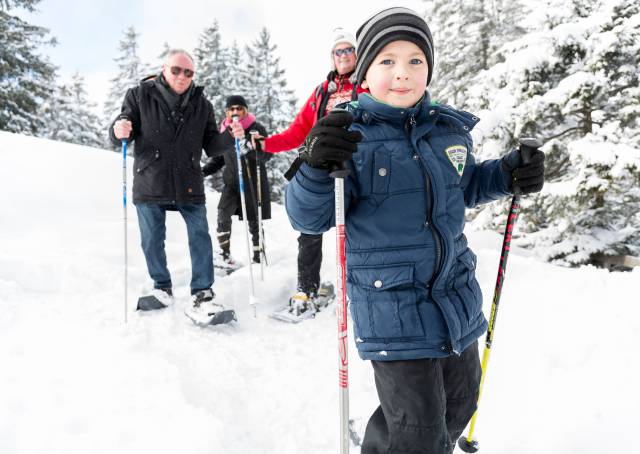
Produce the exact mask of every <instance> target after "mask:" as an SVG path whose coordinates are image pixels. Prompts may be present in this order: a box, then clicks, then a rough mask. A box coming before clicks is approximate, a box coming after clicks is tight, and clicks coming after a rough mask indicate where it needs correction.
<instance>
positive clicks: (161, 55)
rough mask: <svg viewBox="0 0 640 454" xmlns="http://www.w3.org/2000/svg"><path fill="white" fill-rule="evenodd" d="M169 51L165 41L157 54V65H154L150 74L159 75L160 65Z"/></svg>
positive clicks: (169, 47)
mask: <svg viewBox="0 0 640 454" xmlns="http://www.w3.org/2000/svg"><path fill="white" fill-rule="evenodd" d="M170 50H171V46H169V43H167V42H166V41H165V42H164V43H163V44H162V51H161V52H160V53H159V54H158V64H157V65H154V67H153V68H152V69H151V71H150V74H160V73H161V72H162V65H164V60H165V59H166V58H167V55H169V51H170Z"/></svg>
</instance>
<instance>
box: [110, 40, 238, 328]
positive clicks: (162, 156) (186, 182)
mask: <svg viewBox="0 0 640 454" xmlns="http://www.w3.org/2000/svg"><path fill="white" fill-rule="evenodd" d="M194 74H195V69H194V63H193V58H191V56H190V55H189V53H188V52H186V51H184V50H181V49H172V50H170V51H169V52H168V54H167V57H166V60H165V62H164V64H163V66H162V72H161V73H160V74H158V75H157V76H152V77H148V78H147V79H145V80H143V81H142V82H141V83H140V84H139V85H138V86H137V87H134V88H131V89H129V90H128V91H127V93H126V95H125V98H124V102H123V104H122V110H121V113H120V115H119V116H118V117H117V118H116V120H115V121H114V123H113V125H112V127H111V128H109V134H110V137H111V140H112V141H113V142H114V143H115V144H120V142H121V141H122V140H127V141H130V142H135V152H134V158H135V160H134V171H133V189H132V193H133V203H134V204H135V206H136V210H137V213H138V223H139V226H140V239H141V245H142V250H143V252H144V256H145V259H146V262H147V269H148V271H149V275H150V276H151V279H153V283H154V290H153V291H152V295H153V296H154V297H155V300H157V301H158V302H159V303H160V304H159V305H158V306H157V307H156V306H154V307H153V308H158V307H160V308H161V307H166V306H169V305H170V304H172V302H173V290H172V281H171V276H170V274H169V270H168V268H167V257H166V254H165V248H164V242H165V236H166V227H165V219H166V212H167V211H169V210H171V211H178V212H179V213H180V214H181V215H182V218H183V219H184V221H185V223H186V225H187V235H188V238H189V252H190V254H191V295H192V297H191V305H190V307H189V308H187V311H186V313H187V315H188V316H189V317H191V318H192V319H193V320H195V321H197V322H200V323H205V324H206V323H209V322H210V321H211V320H213V319H214V317H215V314H216V313H217V312H220V311H222V310H224V307H223V306H222V305H221V304H219V303H216V302H214V293H213V288H212V287H213V280H214V277H213V276H214V274H213V250H212V245H211V237H210V236H209V226H208V223H207V211H206V206H205V192H204V176H203V174H202V170H201V169H200V158H201V156H202V150H203V149H204V151H205V152H206V153H207V155H209V156H213V154H214V150H217V149H219V148H220V147H219V144H218V142H219V141H220V134H219V132H218V129H217V127H216V119H215V116H214V112H213V106H212V105H211V103H210V102H209V101H208V100H207V99H206V98H205V97H204V94H203V88H202V87H200V86H195V85H194V83H193V81H192V79H193V76H194ZM232 133H233V134H237V136H239V137H243V132H242V128H239V127H238V128H233V131H232ZM139 308H140V309H146V307H139Z"/></svg>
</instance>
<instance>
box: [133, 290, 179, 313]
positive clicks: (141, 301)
mask: <svg viewBox="0 0 640 454" xmlns="http://www.w3.org/2000/svg"><path fill="white" fill-rule="evenodd" d="M172 304H173V292H172V291H171V289H170V288H163V289H153V291H152V292H151V294H150V295H145V296H141V297H140V298H138V305H137V306H136V310H138V311H154V310H157V309H164V308H166V307H169V306H171V305H172Z"/></svg>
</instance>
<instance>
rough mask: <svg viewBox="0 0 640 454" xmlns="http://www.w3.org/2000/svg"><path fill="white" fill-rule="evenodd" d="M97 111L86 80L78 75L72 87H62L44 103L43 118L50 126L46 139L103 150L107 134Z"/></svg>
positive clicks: (45, 135) (75, 75) (47, 129)
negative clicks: (105, 134)
mask: <svg viewBox="0 0 640 454" xmlns="http://www.w3.org/2000/svg"><path fill="white" fill-rule="evenodd" d="M96 109H97V107H96V105H95V104H94V103H92V102H90V101H89V99H88V97H87V91H86V89H85V85H84V79H83V77H82V76H80V74H79V73H77V72H76V73H75V74H74V75H73V77H72V79H71V82H70V83H69V84H61V85H58V86H57V87H56V90H55V93H54V95H53V96H52V97H51V98H50V99H49V100H48V101H47V102H46V103H44V104H43V106H42V109H41V116H42V117H43V118H44V119H45V121H46V124H47V126H46V130H45V133H44V134H42V136H43V137H47V138H49V139H52V140H59V141H62V142H70V143H76V144H80V145H87V146H90V147H96V148H102V147H103V146H104V145H105V139H104V132H103V127H102V124H101V121H100V119H99V118H98V115H97V114H96V112H95V111H96Z"/></svg>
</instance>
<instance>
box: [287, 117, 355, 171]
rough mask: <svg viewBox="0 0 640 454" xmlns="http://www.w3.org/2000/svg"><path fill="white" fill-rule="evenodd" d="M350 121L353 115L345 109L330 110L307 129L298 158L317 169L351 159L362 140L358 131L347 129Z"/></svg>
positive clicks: (327, 167)
mask: <svg viewBox="0 0 640 454" xmlns="http://www.w3.org/2000/svg"><path fill="white" fill-rule="evenodd" d="M352 122H353V116H352V115H351V114H350V113H349V112H347V111H346V110H342V109H334V110H332V111H331V112H330V113H329V115H327V116H326V117H324V118H321V119H320V120H318V122H317V123H316V124H315V126H314V127H313V128H311V131H309V134H308V135H307V138H306V139H305V141H304V144H303V145H302V147H300V149H301V151H300V159H302V160H303V161H305V162H306V163H307V164H309V165H310V166H311V167H316V168H318V169H329V168H330V167H331V165H332V164H336V163H341V162H344V161H348V160H349V159H351V156H352V155H353V153H355V152H356V151H358V142H360V141H361V140H362V134H360V132H358V131H348V130H347V128H348V127H349V126H350V125H351V123H352Z"/></svg>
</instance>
